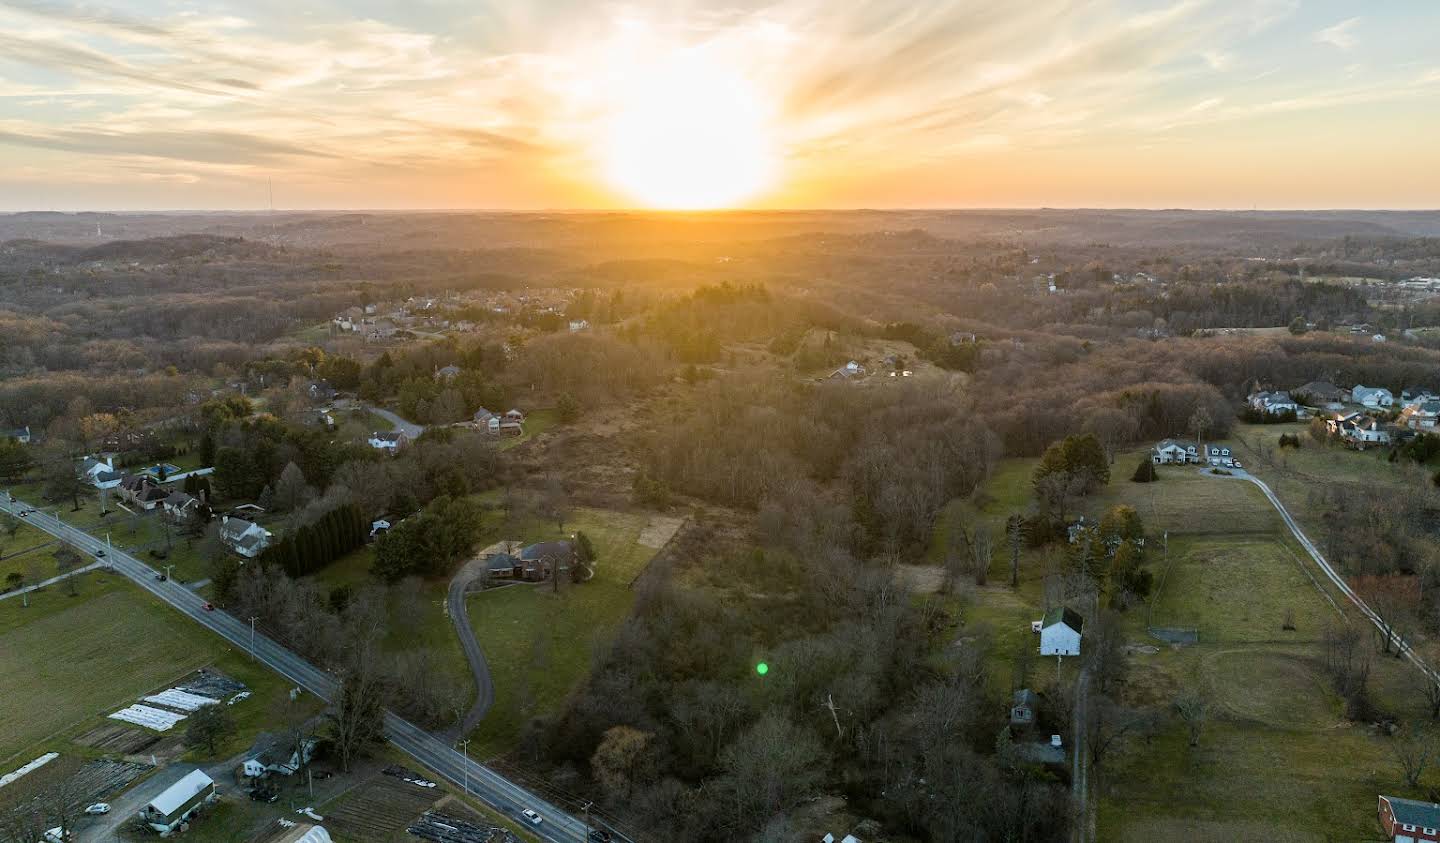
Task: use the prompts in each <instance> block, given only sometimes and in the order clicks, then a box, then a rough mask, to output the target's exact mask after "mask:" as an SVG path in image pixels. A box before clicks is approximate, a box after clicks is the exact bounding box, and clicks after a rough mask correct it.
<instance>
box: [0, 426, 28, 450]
mask: <svg viewBox="0 0 1440 843" xmlns="http://www.w3.org/2000/svg"><path fill="white" fill-rule="evenodd" d="M0 439H14V440H15V441H16V442H19V443H20V444H21V445H29V444H30V425H28V424H27V425H25V426H24V427H17V428H15V429H13V430H0Z"/></svg>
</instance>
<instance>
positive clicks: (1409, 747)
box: [1390, 723, 1436, 787]
mask: <svg viewBox="0 0 1440 843" xmlns="http://www.w3.org/2000/svg"><path fill="white" fill-rule="evenodd" d="M1390 748H1391V751H1392V752H1393V753H1394V755H1395V763H1396V764H1398V765H1399V766H1400V772H1401V773H1402V774H1403V775H1404V776H1405V784H1406V785H1407V786H1409V787H1419V785H1420V777H1421V776H1422V775H1424V773H1425V768H1426V767H1427V766H1429V764H1430V762H1431V760H1433V759H1434V757H1435V748H1436V747H1435V735H1434V733H1433V732H1431V731H1430V730H1428V729H1424V728H1421V727H1420V726H1419V725H1418V724H1414V723H1412V724H1411V725H1410V728H1409V729H1407V730H1405V731H1404V732H1403V733H1401V734H1397V735H1395V736H1394V737H1393V738H1391V741H1390Z"/></svg>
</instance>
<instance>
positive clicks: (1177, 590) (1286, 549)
mask: <svg viewBox="0 0 1440 843" xmlns="http://www.w3.org/2000/svg"><path fill="white" fill-rule="evenodd" d="M1154 555H1155V556H1158V557H1159V558H1158V560H1157V563H1156V571H1157V573H1156V577H1157V581H1159V588H1158V592H1157V593H1155V594H1152V596H1151V604H1152V606H1151V621H1152V623H1153V624H1154V625H1155V626H1164V627H1185V628H1193V629H1198V630H1199V632H1200V638H1201V641H1203V642H1205V643H1217V642H1263V641H1279V640H1305V641H1314V640H1316V639H1318V638H1319V637H1320V631H1321V630H1322V629H1323V628H1324V627H1325V625H1327V624H1331V623H1335V622H1336V621H1338V620H1339V619H1340V617H1341V615H1340V613H1339V611H1338V610H1337V609H1336V608H1335V607H1334V606H1332V605H1331V604H1330V603H1329V602H1328V601H1327V600H1326V599H1325V597H1324V596H1322V594H1321V593H1320V591H1319V590H1317V588H1316V587H1315V585H1314V582H1313V581H1312V579H1311V576H1314V577H1315V578H1316V579H1318V577H1319V574H1318V572H1317V571H1316V570H1315V567H1314V563H1313V562H1309V558H1308V557H1305V560H1306V562H1309V565H1308V568H1307V567H1303V566H1302V565H1301V557H1300V556H1299V555H1298V553H1297V552H1296V551H1295V550H1293V549H1291V548H1290V546H1289V544H1288V543H1287V542H1284V541H1282V540H1281V539H1279V538H1278V537H1277V538H1259V537H1254V536H1246V537H1242V538H1219V537H1205V538H1189V537H1187V538H1180V539H1174V540H1172V541H1171V542H1170V549H1169V552H1168V554H1163V553H1156V554H1154ZM1167 555H1168V562H1167V561H1166V558H1165V557H1166V556H1167ZM1307 570H1308V571H1309V575H1307V573H1306V571H1307ZM1162 571H1163V574H1164V577H1163V580H1161V578H1160V573H1161V572H1162ZM1287 610H1288V611H1289V612H1290V614H1291V616H1292V619H1293V621H1294V626H1295V629H1294V630H1293V631H1290V630H1284V629H1282V626H1283V624H1284V621H1285V618H1286V612H1287Z"/></svg>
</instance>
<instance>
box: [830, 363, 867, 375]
mask: <svg viewBox="0 0 1440 843" xmlns="http://www.w3.org/2000/svg"><path fill="white" fill-rule="evenodd" d="M863 377H865V367H864V366H861V365H860V364H859V363H857V362H855V361H854V360H851V361H850V362H849V363H846V364H845V365H844V366H841V367H840V368H838V369H836V370H835V371H833V372H831V373H830V379H831V380H849V379H851V378H863Z"/></svg>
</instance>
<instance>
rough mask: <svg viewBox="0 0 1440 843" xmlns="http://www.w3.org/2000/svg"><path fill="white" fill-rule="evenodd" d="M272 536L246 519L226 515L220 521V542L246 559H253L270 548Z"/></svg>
mask: <svg viewBox="0 0 1440 843" xmlns="http://www.w3.org/2000/svg"><path fill="white" fill-rule="evenodd" d="M272 538H274V535H273V534H272V533H271V532H270V531H269V530H267V529H265V528H264V527H261V526H260V525H259V524H256V523H255V522H254V521H251V520H250V519H248V518H242V517H240V516H238V515H234V514H227V515H225V516H224V517H223V518H221V519H220V540H221V541H222V542H224V543H225V545H226V546H227V547H229V548H230V549H231V550H233V551H235V552H236V553H238V554H240V555H241V556H244V557H245V558H247V559H254V558H255V557H257V556H259V555H260V554H261V553H262V552H264V550H265V548H267V547H269V546H270V540H271V539H272Z"/></svg>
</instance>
